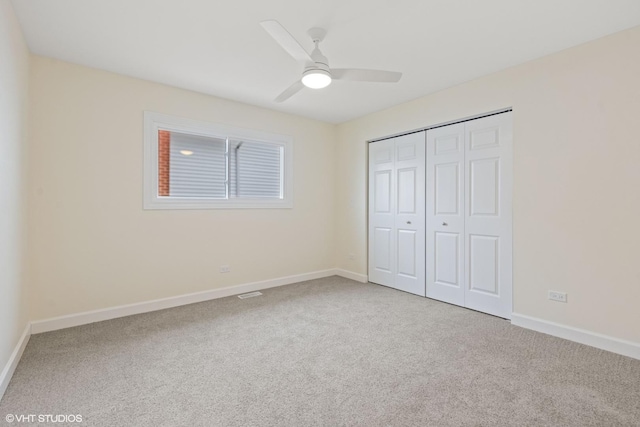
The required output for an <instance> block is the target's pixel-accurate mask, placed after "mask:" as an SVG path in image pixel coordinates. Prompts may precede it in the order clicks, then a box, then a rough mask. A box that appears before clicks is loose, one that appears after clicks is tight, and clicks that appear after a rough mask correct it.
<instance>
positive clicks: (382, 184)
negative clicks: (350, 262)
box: [369, 140, 396, 286]
mask: <svg viewBox="0 0 640 427" xmlns="http://www.w3.org/2000/svg"><path fill="white" fill-rule="evenodd" d="M394 161H395V143H394V141H393V140H385V141H379V142H376V143H373V144H369V280H370V281H371V282H374V283H379V284H381V285H386V286H394V284H395V270H396V268H395V251H394V248H395V231H394V211H395V196H394V193H395V191H394V188H395V182H394V175H395V167H394Z"/></svg>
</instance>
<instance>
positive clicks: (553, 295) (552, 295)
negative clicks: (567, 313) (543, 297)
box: [549, 291, 567, 302]
mask: <svg viewBox="0 0 640 427" xmlns="http://www.w3.org/2000/svg"><path fill="white" fill-rule="evenodd" d="M549 299H550V300H551V301H558V302H567V294H566V293H564V292H556V291H549Z"/></svg>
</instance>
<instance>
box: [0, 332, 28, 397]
mask: <svg viewBox="0 0 640 427" xmlns="http://www.w3.org/2000/svg"><path fill="white" fill-rule="evenodd" d="M30 337H31V325H30V324H27V327H26V328H24V332H23V333H22V336H21V337H20V340H19V341H18V344H17V345H16V348H15V349H14V350H13V353H11V357H9V361H8V362H7V364H6V365H5V367H4V369H3V370H2V373H0V400H2V396H4V392H5V391H7V387H9V382H10V381H11V377H13V373H14V372H15V370H16V367H17V366H18V362H20V358H21V357H22V353H23V352H24V348H25V347H26V346H27V343H28V342H29V338H30Z"/></svg>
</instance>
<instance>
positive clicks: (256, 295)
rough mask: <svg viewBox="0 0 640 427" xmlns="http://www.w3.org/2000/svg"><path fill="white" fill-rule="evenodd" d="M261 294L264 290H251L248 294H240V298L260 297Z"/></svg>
mask: <svg viewBox="0 0 640 427" xmlns="http://www.w3.org/2000/svg"><path fill="white" fill-rule="evenodd" d="M260 295H262V292H249V293H248V294H242V295H238V298H240V299H245V298H252V297H259V296H260Z"/></svg>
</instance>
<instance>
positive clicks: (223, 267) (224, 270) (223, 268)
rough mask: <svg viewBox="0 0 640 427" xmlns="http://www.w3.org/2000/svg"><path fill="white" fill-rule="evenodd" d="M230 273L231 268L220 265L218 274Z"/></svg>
mask: <svg viewBox="0 0 640 427" xmlns="http://www.w3.org/2000/svg"><path fill="white" fill-rule="evenodd" d="M230 271H231V267H229V266H228V265H221V266H220V273H228V272H230Z"/></svg>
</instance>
